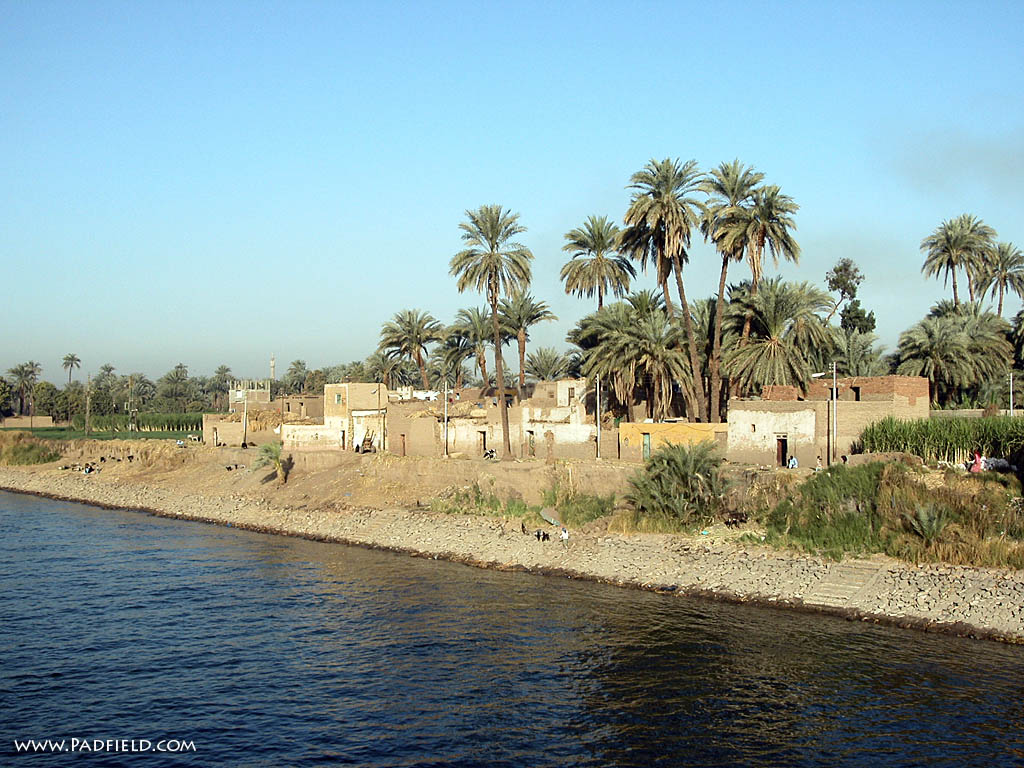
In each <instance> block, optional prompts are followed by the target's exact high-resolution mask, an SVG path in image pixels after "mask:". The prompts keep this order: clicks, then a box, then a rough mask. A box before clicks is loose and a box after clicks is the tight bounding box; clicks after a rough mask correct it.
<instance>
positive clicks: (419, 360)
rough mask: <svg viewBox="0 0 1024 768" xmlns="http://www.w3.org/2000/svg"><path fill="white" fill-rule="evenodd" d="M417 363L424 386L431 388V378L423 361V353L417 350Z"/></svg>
mask: <svg viewBox="0 0 1024 768" xmlns="http://www.w3.org/2000/svg"><path fill="white" fill-rule="evenodd" d="M416 365H418V366H419V369H420V378H421V379H423V388H424V389H430V380H429V379H428V378H427V366H426V365H425V364H424V362H423V355H421V354H420V353H419V350H417V351H416Z"/></svg>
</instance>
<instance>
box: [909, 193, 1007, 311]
mask: <svg viewBox="0 0 1024 768" xmlns="http://www.w3.org/2000/svg"><path fill="white" fill-rule="evenodd" d="M995 235H996V232H995V230H994V229H992V228H991V227H989V226H987V225H986V224H985V223H984V222H982V221H981V219H978V218H977V217H975V216H972V215H971V214H968V213H964V214H961V215H960V216H957V217H956V218H955V219H948V220H947V221H944V222H942V224H940V225H939V226H938V227H936V229H935V231H934V232H932V233H931V234H930V235H929V236H928V237H926V238H925V239H924V240H922V241H921V250H922V251H924V254H925V259H924V265H923V266H922V267H921V271H922V272H924V273H925V274H926V275H927V276H929V277H931V276H933V275H934V276H936V277H937V276H938V275H939V274H941V273H945V277H944V279H943V285H945V282H946V280H948V279H949V278H950V277H952V279H953V303H954V304H956V305H957V306H960V292H959V290H957V283H956V271H957V269H963V270H964V272H965V273H966V274H967V287H968V295H969V297H970V300H971V301H974V280H973V275H974V274H975V272H976V270H977V266H978V263H979V262H980V261H981V259H982V258H983V257H984V255H985V254H986V253H988V252H989V251H990V250H991V248H992V243H993V241H994V239H995Z"/></svg>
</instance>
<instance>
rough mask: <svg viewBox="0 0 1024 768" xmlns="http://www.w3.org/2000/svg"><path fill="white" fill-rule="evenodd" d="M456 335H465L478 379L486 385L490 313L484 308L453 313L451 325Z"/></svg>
mask: <svg viewBox="0 0 1024 768" xmlns="http://www.w3.org/2000/svg"><path fill="white" fill-rule="evenodd" d="M452 328H454V329H455V330H456V331H457V332H458V333H461V334H463V335H465V337H466V338H467V339H469V342H470V344H472V346H473V356H474V357H475V358H476V367H477V370H479V371H480V378H481V379H482V380H483V382H484V386H486V385H487V381H488V378H487V345H488V344H490V343H491V342H492V339H491V338H490V337H491V313H490V311H489V310H488V309H486V308H483V309H481V308H478V307H471V308H470V309H460V310H459V311H458V312H456V313H455V322H454V323H453V324H452Z"/></svg>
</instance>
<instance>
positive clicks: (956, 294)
mask: <svg viewBox="0 0 1024 768" xmlns="http://www.w3.org/2000/svg"><path fill="white" fill-rule="evenodd" d="M950 272H951V274H952V275H953V306H954V307H959V306H960V291H958V290H957V288H956V267H954V268H953V269H952V270H950Z"/></svg>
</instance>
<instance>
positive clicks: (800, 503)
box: [763, 462, 1024, 568]
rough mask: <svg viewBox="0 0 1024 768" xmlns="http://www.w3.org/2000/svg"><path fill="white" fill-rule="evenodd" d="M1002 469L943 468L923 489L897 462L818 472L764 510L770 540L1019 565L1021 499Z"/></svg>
mask: <svg viewBox="0 0 1024 768" xmlns="http://www.w3.org/2000/svg"><path fill="white" fill-rule="evenodd" d="M1020 490H1021V489H1020V483H1019V482H1018V481H1017V480H1016V478H1013V477H1012V476H1009V475H992V476H988V475H985V476H973V477H972V476H959V475H956V474H955V473H953V474H950V473H947V475H946V476H944V478H943V481H942V484H941V485H939V486H938V487H936V486H935V485H934V484H932V485H931V487H929V486H928V485H926V484H925V483H924V482H923V478H922V476H921V475H919V474H917V473H914V472H912V471H910V470H909V469H908V468H907V467H906V466H904V465H902V464H899V463H888V464H882V463H881V462H874V463H871V464H865V465H862V466H859V467H846V466H842V465H839V466H835V467H830V468H829V469H828V470H826V471H824V472H817V473H815V474H814V475H813V476H812V477H810V478H809V479H807V480H806V481H804V482H803V483H802V484H800V485H799V486H798V487H797V488H796V489H795V490H794V491H793V492H792V493H791V494H790V495H789V496H788V497H787V498H785V499H783V500H782V501H781V502H779V503H778V504H777V505H776V506H775V507H774V508H773V509H772V510H771V511H770V512H769V513H768V514H767V516H766V518H765V520H764V521H763V522H764V525H765V538H766V542H767V543H769V544H774V545H776V546H786V547H792V548H795V549H798V550H801V551H804V552H809V553H811V554H815V555H821V556H824V557H829V558H832V559H837V560H838V559H841V558H842V557H843V556H844V555H847V554H858V555H860V554H872V553H885V554H888V555H890V556H892V557H897V558H900V559H903V560H909V561H911V562H914V563H920V562H939V561H942V562H948V563H953V564H958V565H976V566H992V567H1007V566H1008V567H1014V568H1021V567H1024V500H1022V499H1021V497H1020Z"/></svg>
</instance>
